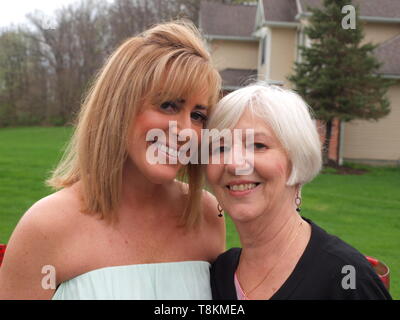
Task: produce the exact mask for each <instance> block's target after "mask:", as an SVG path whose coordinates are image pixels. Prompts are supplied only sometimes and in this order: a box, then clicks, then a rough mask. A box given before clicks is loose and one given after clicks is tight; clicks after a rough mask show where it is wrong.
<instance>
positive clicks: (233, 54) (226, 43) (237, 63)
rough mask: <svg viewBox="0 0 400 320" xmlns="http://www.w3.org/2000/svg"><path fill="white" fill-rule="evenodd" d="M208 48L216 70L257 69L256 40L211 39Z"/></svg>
mask: <svg viewBox="0 0 400 320" xmlns="http://www.w3.org/2000/svg"><path fill="white" fill-rule="evenodd" d="M210 50H211V55H212V58H213V62H214V65H215V66H216V68H217V69H218V70H223V69H227V68H234V69H254V70H256V69H257V65H258V41H233V40H212V41H211V44H210Z"/></svg>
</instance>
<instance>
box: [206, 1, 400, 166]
mask: <svg viewBox="0 0 400 320" xmlns="http://www.w3.org/2000/svg"><path fill="white" fill-rule="evenodd" d="M322 3H323V1H322V0H259V1H258V3H257V4H256V5H252V4H247V5H232V4H223V3H216V2H207V1H202V3H201V8H200V29H201V30H202V31H203V33H204V35H205V37H206V39H207V41H208V44H209V47H210V51H211V54H212V56H213V60H214V63H215V65H216V67H217V69H218V70H219V71H220V74H221V76H222V78H223V88H224V90H225V91H227V92H229V91H232V90H235V89H237V88H240V87H241V86H243V85H245V84H246V82H247V81H248V80H249V79H263V80H267V81H268V82H269V83H272V84H277V85H282V86H284V87H288V88H292V84H291V83H290V82H289V81H288V80H287V78H288V76H289V75H290V74H292V72H293V70H294V69H293V68H294V63H295V62H296V61H299V60H300V59H301V57H300V54H299V50H298V45H300V44H301V45H307V44H308V39H306V37H305V35H304V32H303V29H304V26H305V25H306V24H307V20H308V17H309V16H310V12H309V11H308V8H309V7H318V6H321V5H322ZM353 4H355V5H359V10H360V11H359V15H360V20H361V23H362V24H363V27H364V33H365V39H364V42H372V43H374V44H378V45H379V47H378V48H377V49H376V52H375V54H376V57H377V58H378V59H379V60H380V61H381V62H382V63H383V65H382V67H381V69H380V70H379V72H380V73H381V74H382V75H383V76H384V77H385V78H389V79H393V80H395V85H393V86H392V87H391V88H390V89H389V92H388V98H389V100H390V103H391V112H390V114H389V115H387V116H386V117H384V118H382V119H380V120H379V121H365V120H355V121H351V122H346V123H344V122H341V123H339V121H336V122H335V123H334V132H333V137H332V140H331V148H330V149H331V150H330V151H331V152H330V158H331V159H337V160H339V162H342V161H351V162H360V163H369V164H376V165H379V164H385V165H386V164H388V165H398V166H400V1H398V0H380V1H376V0H353Z"/></svg>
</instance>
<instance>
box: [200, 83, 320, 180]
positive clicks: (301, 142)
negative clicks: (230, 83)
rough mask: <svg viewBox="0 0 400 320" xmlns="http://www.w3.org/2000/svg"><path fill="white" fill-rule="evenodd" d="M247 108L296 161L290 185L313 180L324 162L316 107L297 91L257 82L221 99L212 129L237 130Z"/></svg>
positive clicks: (292, 169) (293, 165)
mask: <svg viewBox="0 0 400 320" xmlns="http://www.w3.org/2000/svg"><path fill="white" fill-rule="evenodd" d="M246 110H250V111H251V112H252V114H253V115H255V116H257V117H259V118H261V119H263V120H265V122H266V124H267V125H268V126H269V127H270V128H271V129H272V130H273V132H274V134H275V136H276V137H277V139H278V140H279V141H280V143H281V144H282V146H283V148H284V149H285V151H286V153H287V155H288V157H289V160H290V162H291V164H292V168H291V174H290V177H289V179H288V181H287V185H289V186H293V185H297V184H300V185H303V184H305V183H307V182H309V181H311V180H312V179H313V178H314V177H315V176H316V175H317V174H318V172H319V171H320V169H321V165H322V155H321V141H320V138H319V134H318V131H317V127H316V123H315V121H313V119H312V117H311V114H312V110H311V109H310V107H309V106H308V105H307V104H306V103H305V101H304V100H303V99H302V98H301V97H300V96H299V95H298V94H297V93H295V92H294V91H292V90H288V89H283V88H280V87H278V86H273V85H268V84H265V83H263V82H256V83H254V84H251V85H248V86H246V87H244V88H241V89H238V90H236V91H234V92H232V93H230V94H228V95H226V96H225V97H224V98H222V99H221V101H220V102H219V103H218V105H217V106H216V108H214V110H213V111H212V113H211V114H210V117H209V121H208V124H207V127H208V129H214V128H216V129H218V130H222V129H225V128H229V129H233V128H234V127H235V126H236V124H237V123H238V122H239V120H240V118H241V116H242V115H243V113H244V112H245V111H246Z"/></svg>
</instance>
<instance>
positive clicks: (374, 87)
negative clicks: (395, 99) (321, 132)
mask: <svg viewBox="0 0 400 320" xmlns="http://www.w3.org/2000/svg"><path fill="white" fill-rule="evenodd" d="M348 4H351V1H349V0H324V5H323V7H322V8H321V9H316V8H313V9H311V8H310V11H311V13H312V15H311V16H310V18H309V24H308V25H307V26H306V27H305V28H304V33H305V35H306V36H307V37H308V38H309V39H310V46H301V47H300V50H301V61H300V62H298V63H296V65H295V73H294V75H293V76H291V77H289V80H290V81H292V82H293V83H294V84H295V87H296V89H297V91H298V92H299V93H300V94H301V95H302V96H303V97H305V99H306V101H307V102H308V104H309V105H310V106H311V107H312V108H313V110H314V112H315V115H316V117H317V118H318V119H321V120H323V121H325V123H326V134H325V143H324V162H325V163H326V162H327V161H328V154H329V153H328V152H329V150H328V148H329V139H330V137H331V131H332V130H331V129H332V121H333V120H334V119H335V118H337V119H339V120H341V121H350V120H353V119H367V120H377V119H379V118H381V117H383V116H385V115H387V114H388V113H389V111H390V108H389V101H388V99H387V98H386V97H385V94H386V92H387V90H388V87H389V86H390V84H391V82H389V81H387V80H385V79H383V78H382V76H381V75H379V74H378V69H379V67H380V63H379V62H378V61H377V59H376V58H375V57H374V53H373V51H374V49H375V48H376V46H374V45H372V44H369V43H368V44H362V40H363V38H364V33H363V28H362V24H361V23H360V20H359V17H358V15H356V17H355V18H356V20H355V26H356V28H355V29H345V28H343V27H342V20H343V18H345V16H346V14H345V13H342V8H343V7H344V6H345V5H348ZM356 12H358V8H356Z"/></svg>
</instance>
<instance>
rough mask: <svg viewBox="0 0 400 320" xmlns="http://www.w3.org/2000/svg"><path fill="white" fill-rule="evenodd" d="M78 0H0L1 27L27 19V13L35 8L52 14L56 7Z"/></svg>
mask: <svg viewBox="0 0 400 320" xmlns="http://www.w3.org/2000/svg"><path fill="white" fill-rule="evenodd" d="M74 2H79V1H77V0H0V27H5V26H8V25H10V24H11V23H14V24H19V23H23V22H25V21H26V18H25V15H26V14H27V13H29V12H33V11H35V9H37V10H40V11H43V12H44V13H45V14H46V15H49V16H52V15H53V12H54V10H55V9H58V8H61V7H63V6H64V5H68V4H70V3H74Z"/></svg>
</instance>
